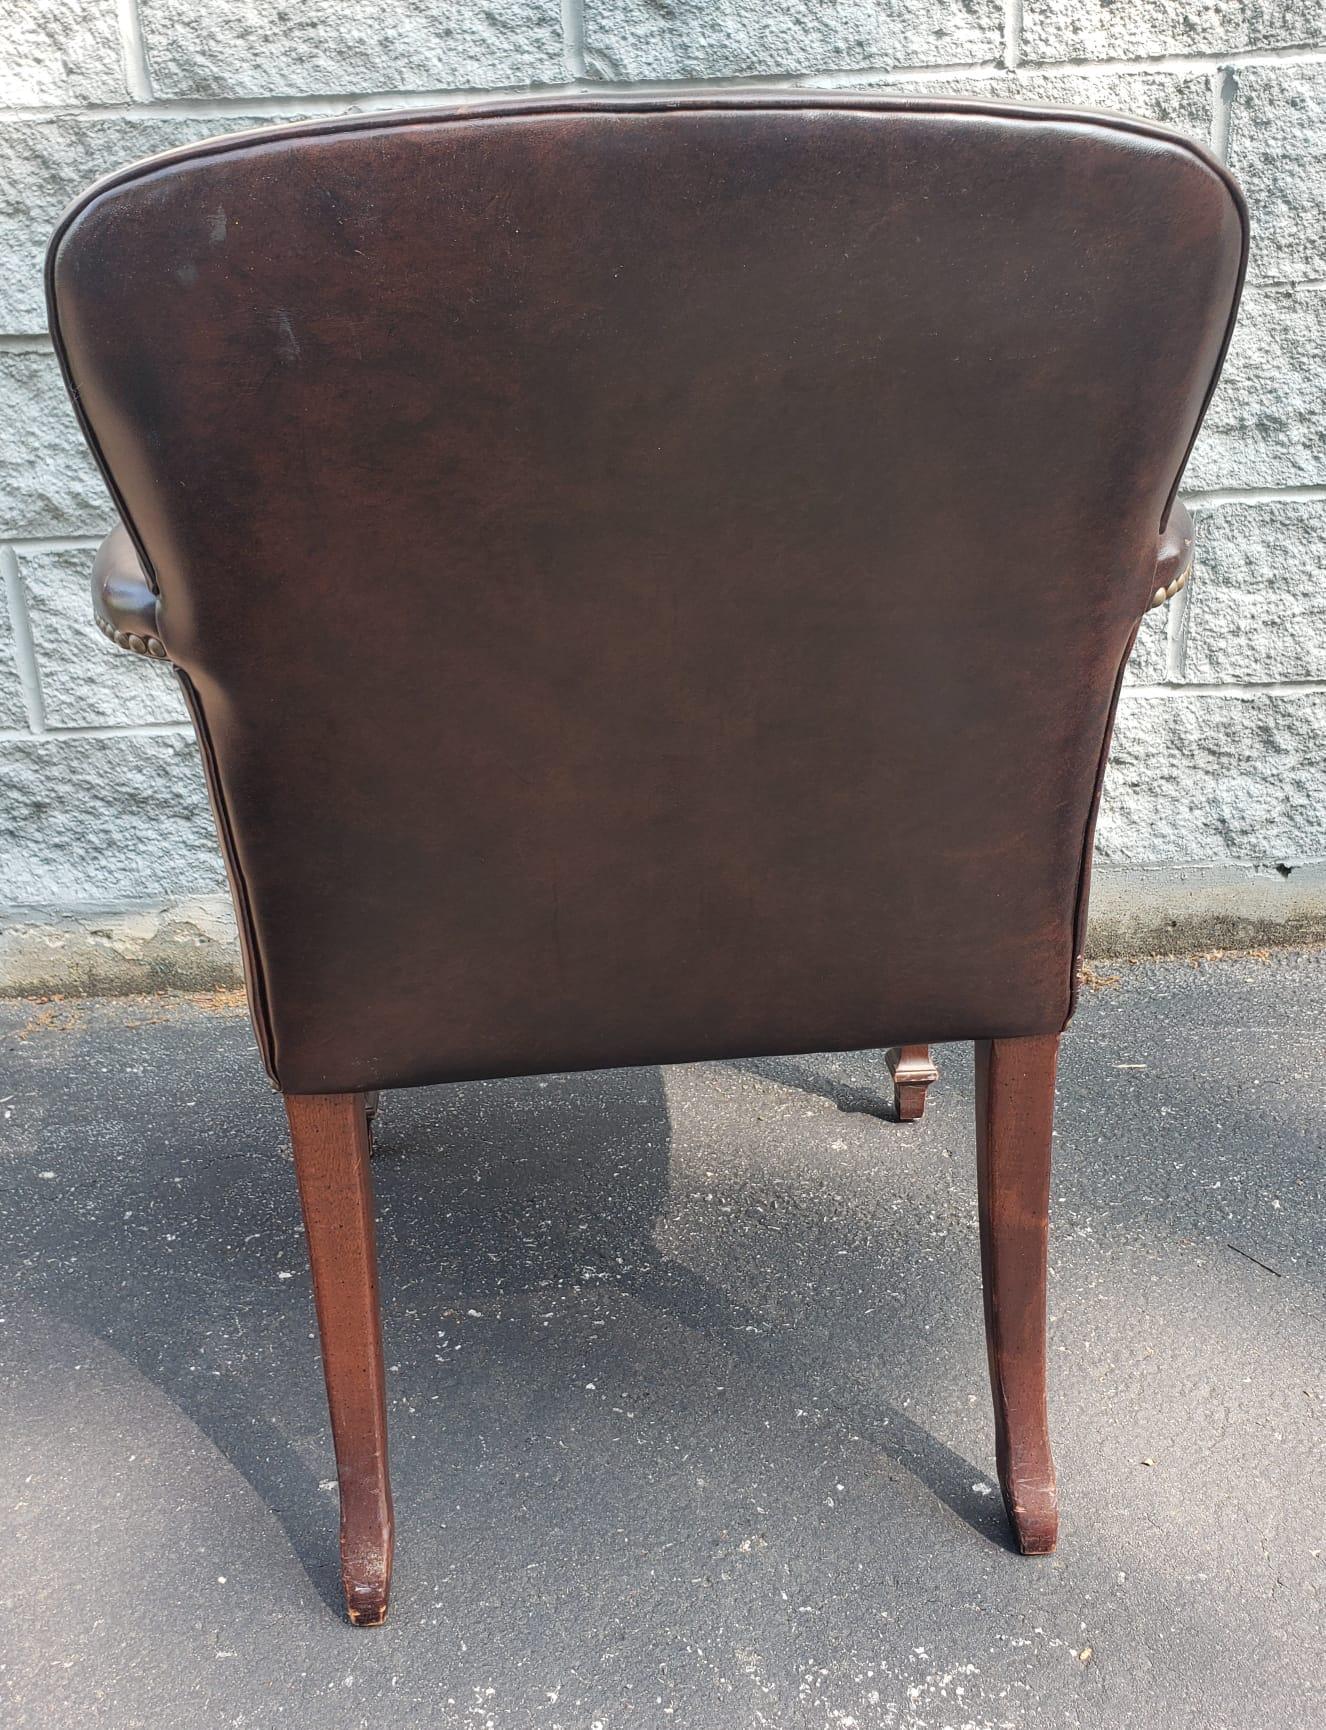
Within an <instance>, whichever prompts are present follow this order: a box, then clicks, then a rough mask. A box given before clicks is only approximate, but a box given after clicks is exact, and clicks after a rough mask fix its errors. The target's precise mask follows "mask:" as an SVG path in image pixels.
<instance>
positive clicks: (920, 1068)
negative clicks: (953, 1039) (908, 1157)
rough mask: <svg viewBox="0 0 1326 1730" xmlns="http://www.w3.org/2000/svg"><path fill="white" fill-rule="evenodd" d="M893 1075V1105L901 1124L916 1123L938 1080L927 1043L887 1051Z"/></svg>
mask: <svg viewBox="0 0 1326 1730" xmlns="http://www.w3.org/2000/svg"><path fill="white" fill-rule="evenodd" d="M885 1062H886V1063H887V1064H888V1066H889V1074H890V1075H891V1076H892V1077H893V1108H894V1110H895V1111H896V1112H897V1114H898V1122H899V1123H916V1122H918V1121H919V1120H920V1118H921V1115H922V1113H923V1112H924V1111H925V1096H926V1093H927V1091H928V1090H929V1089H930V1088H931V1087H933V1086H934V1084H935V1082H937V1081H938V1080H939V1071H938V1070H937V1069H936V1068H935V1066H934V1063H933V1062H932V1060H931V1057H930V1047H929V1046H928V1045H899V1046H895V1047H894V1048H893V1049H892V1050H890V1051H888V1052H887V1053H886V1054H885Z"/></svg>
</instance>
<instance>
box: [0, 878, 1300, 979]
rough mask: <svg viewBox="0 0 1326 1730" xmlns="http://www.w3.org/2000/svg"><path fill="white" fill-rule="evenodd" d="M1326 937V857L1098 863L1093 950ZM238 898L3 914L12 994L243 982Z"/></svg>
mask: <svg viewBox="0 0 1326 1730" xmlns="http://www.w3.org/2000/svg"><path fill="white" fill-rule="evenodd" d="M1322 942H1326V861H1322V862H1319V863H1312V864H1307V865H1300V866H1297V867H1296V868H1295V869H1294V870H1293V871H1292V872H1290V873H1289V874H1288V875H1282V874H1280V873H1279V872H1277V871H1260V870H1256V869H1254V868H1253V867H1251V866H1248V867H1242V866H1231V865H1219V866H1214V865H1212V866H1186V867H1178V866H1163V867H1140V866H1117V865H1116V866H1108V865H1101V866H1097V868H1096V872H1095V878H1094V883H1093V887H1092V896H1091V923H1090V927H1089V929H1088V933H1087V953H1088V955H1089V956H1092V957H1097V958H1099V957H1103V956H1119V957H1126V956H1133V955H1188V954H1194V953H1199V952H1201V951H1204V950H1210V949H1260V948H1274V947H1286V946H1306V945H1309V944H1314V943H1322ZM240 982H241V979H240V961H239V945H238V943H237V942H236V939H235V923H234V919H233V916H232V914H231V910H230V902H229V900H228V899H227V898H226V896H224V895H197V896H191V897H189V898H187V899H182V900H177V901H173V902H170V903H165V904H158V905H155V906H148V905H140V906H132V907H126V906H121V907H86V906H84V907H77V908H70V907H67V906H66V907H58V908H41V907H33V908H27V909H18V910H17V911H15V912H12V913H7V914H4V915H3V916H0V997H30V996H31V997H38V996H75V997H78V996H81V997H90V996H121V995H127V994H130V993H134V992H151V991H215V990H225V989H230V988H232V987H234V986H237V985H239V984H240Z"/></svg>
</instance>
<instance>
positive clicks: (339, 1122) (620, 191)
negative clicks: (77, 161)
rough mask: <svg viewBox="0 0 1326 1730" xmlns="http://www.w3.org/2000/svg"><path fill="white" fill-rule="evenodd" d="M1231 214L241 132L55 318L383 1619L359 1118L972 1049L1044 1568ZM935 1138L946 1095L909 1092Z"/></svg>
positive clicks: (1084, 153) (779, 110)
mask: <svg viewBox="0 0 1326 1730" xmlns="http://www.w3.org/2000/svg"><path fill="white" fill-rule="evenodd" d="M1245 249H1246V217H1245V211H1244V206H1243V202H1242V199H1241V197H1240V194H1239V191H1238V189H1237V187H1236V185H1235V184H1234V182H1233V181H1232V180H1231V178H1230V176H1229V174H1228V173H1227V172H1226V170H1225V169H1224V168H1223V167H1222V166H1221V165H1220V164H1219V163H1218V162H1216V161H1214V160H1213V159H1212V158H1211V157H1210V156H1208V155H1207V154H1206V153H1205V152H1204V151H1203V150H1201V149H1200V148H1198V147H1197V146H1196V145H1194V144H1192V143H1190V142H1189V141H1187V140H1185V139H1183V138H1180V137H1178V136H1176V135H1173V134H1170V133H1168V132H1166V131H1164V130H1162V129H1160V128H1157V127H1154V126H1150V125H1146V124H1143V123H1140V122H1137V121H1131V120H1123V119H1112V118H1107V117H1103V116H1091V115H1085V114H1073V113H1056V112H1051V111H1047V110H1029V109H1016V108H1007V107H996V106H993V105H988V104H973V103H960V102H953V101H950V100H948V99H942V100H934V101H917V100H894V99H883V98H879V99H876V98H868V97H861V96H853V95H846V94H838V93H835V94H823V93H811V94H806V93H802V94H796V95H787V96H775V95H770V94H765V93H760V94H758V95H754V96H734V95H714V96H703V97H700V96H684V97H680V96H679V97H663V98H655V97H650V98H644V97H635V96H632V97H628V98H623V99H620V100H603V99H598V98H594V99H590V98H582V97H568V98H557V99H555V100H544V101H537V102H529V101H526V102H511V103H503V104H501V105H499V106H488V107H465V108H456V109H451V110H446V111H442V112H419V113H409V114H403V115H394V116H382V115H373V116H366V117H357V118H349V119H338V120H325V121H319V122H316V123H314V124H311V125H304V126H298V127H290V128H282V129H279V130H274V131H269V132H261V133H250V134H248V135H246V136H244V137H240V138H230V139H219V140H214V141H212V142H209V143H205V144H201V145H196V146H192V147H190V148H188V149H185V150H181V151H177V152H174V153H173V154H170V155H166V156H160V157H157V158H155V159H153V160H152V161H150V162H146V163H143V164H140V165H139V166H137V167H134V168H131V169H128V170H126V171H125V172H123V173H120V174H116V175H114V176H112V177H111V178H110V179H108V180H105V181H103V182H102V183H101V184H100V185H99V186H96V187H94V188H93V189H92V190H91V191H90V192H88V193H87V194H86V195H85V196H84V197H83V198H82V199H80V200H79V201H78V203H77V204H76V205H75V206H74V208H73V209H72V210H71V211H70V212H69V213H68V215H67V216H66V217H65V218H64V219H63V221H62V222H61V224H60V227H59V230H58V232H57V234H56V236H55V238H54V240H53V242H52V245H51V251H50V260H49V294H50V303H51V321H52V329H53V331H54V333H55V340H56V344H57V348H58V352H59V354H60V358H61V362H62V365H63V366H64V369H65V376H66V379H67V382H68V385H69V389H70V392H71V395H72V397H73V399H74V402H75V404H76V406H77V410H78V413H79V416H80V418H81V421H82V425H83V429H84V432H85V433H86V435H87V438H88V441H89V443H90V444H91V446H92V449H93V451H94V452H95V454H96V457H97V460H98V462H99V463H100V464H101V468H102V471H103V473H104V475H105V477H106V481H107V483H108V485H109V486H110V488H111V491H112V493H113V494H114V496H115V500H116V502H117V504H118V506H119V509H120V512H121V515H122V518H123V524H124V526H123V528H122V529H119V530H117V531H116V532H115V534H113V535H112V536H111V538H110V540H109V541H108V542H107V543H106V545H105V547H104V548H103V550H102V553H101V555H100V557H99V560H98V564H97V574H96V579H95V585H94V586H95V592H96V602H97V608H98V614H99V617H100V618H101V620H102V622H103V625H104V628H105V629H106V630H107V631H108V632H109V633H110V634H112V635H113V636H114V637H115V639H116V641H117V642H122V643H124V644H126V645H127V646H128V647H130V648H132V649H136V650H137V651H138V652H140V653H144V654H149V655H153V656H158V657H161V658H164V659H168V660H169V661H171V662H173V663H174V665H175V667H176V668H177V670H178V673H179V677H180V681H181V683H182V685H183V687H184V691H185V695H186V697H187V700H188V703H189V707H190V710H191V713H192V715H193V719H194V722H195V724H196V727H197V730H198V738H199V742H200V745H201V747H202V753H203V760H204V763H205V765H206V771H207V778H208V782H209V785H210V789H211V796H212V800H213V804H214V807H215V813H216V822H217V829H218V832H219V834H220V838H221V845H222V848H223V850H224V853H225V858H226V864H227V868H228V870H229V874H230V882H231V887H232V891H233V894H234V899H235V909H236V913H237V916H238V920H239V928H240V933H241V937H242V941H243V949H244V957H245V966H246V972H247V978H248V991H249V1003H250V1007H251V1010H252V1016H253V1025H254V1029H255V1032H256V1034H257V1039H258V1044H259V1047H260V1049H261V1051H262V1055H263V1059H264V1061H265V1063H266V1065H267V1070H268V1073H269V1075H270V1076H271V1078H272V1081H273V1084H274V1085H275V1086H276V1087H278V1088H280V1089H281V1091H282V1093H283V1094H284V1095H285V1102H286V1106H287V1109H288V1112H289V1116H290V1124H291V1130H292V1134H293V1138H294V1147H295V1158H296V1164H297V1168H298V1174H299V1184H300V1191H301V1195H302V1199H303V1206H304V1216H305V1221H306V1224H307V1231H308V1240H309V1251H310V1256H311V1259H312V1264H313V1278H314V1288H315V1292H316V1298H317V1306H318V1316H319V1321H320V1324H321V1328H322V1344H323V1357H324V1363H325V1369H326V1378H327V1392H328V1398H329V1402H330V1406H331V1416H332V1427H333V1430H334V1434H335V1443H336V1457H337V1465H338V1468H339V1472H340V1484H341V1510H342V1511H341V1519H342V1528H341V1553H342V1560H343V1568H344V1578H345V1589H346V1595H347V1599H348V1602H349V1609H350V1615H351V1617H352V1619H353V1620H355V1621H357V1622H364V1623H373V1622H379V1621H381V1620H382V1618H383V1616H384V1615H385V1612H386V1602H387V1590H388V1582H389V1575H390V1569H391V1545H392V1516H391V1499H390V1492H389V1489H388V1484H387V1467H386V1428H385V1416H384V1407H383V1377H382V1361H381V1348H380V1343H379V1324H378V1306H377V1292H376V1288H375V1270H374V1250H373V1226H372V1206H371V1200H370V1184H369V1171H368V1156H369V1127H368V1122H367V1117H366V1102H370V1101H371V1100H372V1098H373V1095H374V1091H375V1090H376V1089H379V1088H386V1087H406V1086H412V1085H416V1084H424V1083H433V1082H447V1081H456V1080H460V1079H463V1078H469V1077H476V1076H502V1075H514V1074H526V1073H534V1072H540V1071H556V1070H580V1069H594V1068H600V1067H606V1066H610V1065H616V1064H652V1063H671V1062H678V1061H684V1060H687V1059H700V1058H735V1057H739V1056H748V1055H752V1054H777V1053H791V1052H802V1051H822V1050H848V1049H859V1048H870V1049H873V1048H876V1047H879V1046H882V1045H884V1044H885V1043H887V1042H889V1041H897V1042H899V1043H900V1044H908V1043H910V1045H911V1046H912V1047H913V1049H912V1050H911V1051H910V1052H905V1053H904V1054H903V1056H902V1058H901V1059H899V1060H898V1063H899V1075H898V1081H899V1084H900V1090H901V1091H902V1092H903V1093H904V1094H905V1095H906V1097H905V1098H904V1099H903V1100H902V1104H903V1107H904V1112H905V1113H910V1114H911V1115H915V1108H916V1107H917V1106H918V1103H919V1102H918V1096H917V1093H916V1089H917V1088H918V1087H919V1088H921V1089H922V1093H921V1096H920V1097H923V1089H924V1085H925V1084H926V1082H927V1081H928V1079H929V1078H930V1074H931V1071H930V1069H929V1066H928V1059H927V1057H926V1053H925V1046H924V1042H926V1041H931V1040H957V1039H961V1040H974V1041H975V1042H976V1050H977V1139H978V1150H979V1152H978V1158H979V1184H980V1208H981V1250H982V1260H983V1267H984V1275H985V1294H986V1327H987V1335H988V1340H989V1350H990V1366H991V1376H992V1381H993V1385H994V1400H995V1419H996V1437H997V1454H998V1467H999V1476H1000V1480H1001V1483H1002V1485H1003V1489H1004V1497H1005V1501H1006V1503H1007V1506H1008V1512H1009V1516H1010V1518H1011V1521H1012V1524H1013V1528H1014V1531H1015V1533H1016V1536H1017V1540H1018V1542H1019V1544H1020V1545H1021V1547H1022V1548H1023V1549H1024V1550H1026V1551H1028V1552H1033V1553H1039V1552H1044V1551H1047V1550H1049V1549H1051V1548H1052V1547H1053V1544H1054V1541H1055V1534H1056V1502H1055V1480H1054V1468H1053V1464H1052V1461H1051V1457H1050V1448H1049V1441H1048V1436H1047V1429H1046V1412H1045V1258H1046V1231H1047V1223H1046V1215H1047V1206H1048V1185H1049V1157H1050V1133H1051V1119H1052V1114H1053V1106H1054V1079H1055V1062H1056V1055H1057V1048H1058V1042H1059V1036H1060V1034H1061V1032H1062V1031H1063V1029H1064V1027H1065V1026H1066V1024H1067V1022H1068V1019H1069V1017H1070V1015H1071V1014H1072V1011H1073V1002H1074V995H1075V989H1076V987H1075V977H1076V973H1077V967H1078V958H1079V954H1080V949H1081V942H1082V931H1083V925H1084V920H1085V915H1086V906H1087V879H1088V871H1089V865H1090V859H1091V844H1092V829H1093V824H1094V821H1095V815H1096V806H1097V801H1098V798H1099V793H1100V785H1101V777H1102V774H1103V771H1104V766H1105V757H1106V750H1107V747H1108V743H1109V737H1110V728H1111V720H1112V716H1113V711H1114V705H1115V700H1116V697H1117V694H1118V690H1119V684H1120V679H1121V677H1122V673H1123V667H1124V663H1125V661H1126V660H1127V658H1128V653H1129V650H1130V648H1131V646H1132V643H1133V639H1134V636H1135V634H1136V631H1137V627H1138V623H1139V620H1140V619H1141V617H1142V615H1143V613H1144V612H1145V610H1146V609H1147V607H1148V606H1149V605H1150V604H1151V603H1152V602H1153V600H1159V599H1163V598H1164V596H1165V594H1166V593H1167V592H1169V591H1172V589H1173V588H1174V587H1175V586H1176V585H1177V584H1179V583H1181V582H1182V581H1183V579H1184V577H1185V575H1186V572H1187V568H1188V561H1189V559H1190V556H1191V525H1190V524H1189V522H1188V519H1187V517H1186V515H1185V513H1184V512H1183V510H1182V508H1181V507H1180V506H1179V505H1177V504H1176V503H1175V491H1176V488H1177V486H1178V483H1179V476H1180V473H1181V471H1182V469H1183V465H1184V462H1185V460H1186V457H1187V454H1188V451H1189V449H1190V447H1191V445H1192V441H1193V437H1194V435H1195V433H1196V430H1197V426H1198V422H1199V421H1200V419H1201V416H1202V412H1203V409H1204V407H1205V404H1206V402H1207V399H1208V397H1209V396H1210V393H1211V390H1212V388H1213V386H1214V382H1215V378H1216V374H1217V371H1218V369H1219V366H1220V362H1221V358H1222V355H1223V353H1224V349H1225V346H1226V344H1227V342H1228V339H1229V334H1230V329H1231V326H1232V323H1233V319H1234V314H1235V307H1236V303H1237V299H1238V292H1239V285H1240V280H1241V275H1242V271H1243V265H1244V257H1245ZM909 1090H910V1091H909Z"/></svg>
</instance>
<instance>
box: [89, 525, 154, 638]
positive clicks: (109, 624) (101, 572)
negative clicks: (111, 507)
mask: <svg viewBox="0 0 1326 1730" xmlns="http://www.w3.org/2000/svg"><path fill="white" fill-rule="evenodd" d="M92 616H93V618H94V619H95V620H96V622H97V629H98V630H99V631H100V632H101V633H102V635H103V636H106V637H109V638H110V640H111V642H112V643H114V644H115V645H116V647H117V648H120V649H128V650H129V651H130V652H131V653H132V654H135V655H151V656H152V658H153V660H156V661H165V660H168V659H169V656H168V655H167V654H166V645H165V644H164V643H163V642H162V641H161V636H160V628H159V626H158V624H157V598H156V596H155V595H154V594H153V593H152V589H151V585H150V584H149V583H148V580H147V577H146V576H145V575H144V573H143V567H142V565H141V564H140V563H139V562H138V554H137V552H136V550H135V548H134V544H133V542H132V541H131V540H130V539H129V535H128V532H127V531H126V529H125V527H124V525H123V523H121V524H119V525H118V526H117V527H116V528H113V529H112V530H111V532H110V534H108V535H107V536H106V539H105V540H104V541H103V542H102V543H101V546H100V547H99V548H98V550H97V556H96V558H95V559H94V560H93V563H92Z"/></svg>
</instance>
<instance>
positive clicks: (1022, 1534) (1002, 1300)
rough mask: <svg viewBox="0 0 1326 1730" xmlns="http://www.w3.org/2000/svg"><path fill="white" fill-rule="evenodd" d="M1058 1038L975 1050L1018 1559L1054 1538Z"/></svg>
mask: <svg viewBox="0 0 1326 1730" xmlns="http://www.w3.org/2000/svg"><path fill="white" fill-rule="evenodd" d="M1058 1061H1059V1036H1058V1035H1057V1034H1046V1035H1044V1036H1042V1037H1039V1038H1034V1039H981V1040H978V1041H977V1042H976V1181H977V1186H978V1188H979V1192H980V1211H981V1274H982V1279H983V1283H984V1287H985V1340H986V1349H987V1352H988V1355H989V1359H990V1386H991V1389H992V1391H993V1393H994V1410H995V1459H996V1462H997V1465H998V1468H999V1484H1000V1487H1001V1489H1002V1490H1003V1492H1004V1506H1005V1507H1006V1508H1007V1509H1008V1517H1009V1520H1010V1522H1011V1523H1012V1526H1013V1531H1014V1534H1015V1536H1016V1538H1017V1541H1018V1548H1019V1549H1020V1550H1021V1551H1022V1553H1023V1555H1026V1556H1043V1555H1047V1554H1048V1553H1049V1552H1050V1551H1051V1550H1053V1549H1054V1546H1055V1541H1056V1539H1057V1537H1058V1532H1059V1505H1058V1497H1057V1491H1056V1487H1055V1476H1054V1459H1053V1457H1052V1456H1051V1453H1050V1431H1049V1418H1048V1413H1047V1406H1046V1392H1045V1271H1046V1252H1047V1246H1048V1240H1049V1217H1050V1140H1051V1136H1052V1134H1053V1130H1054V1078H1055V1070H1056V1066H1057V1064H1058Z"/></svg>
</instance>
